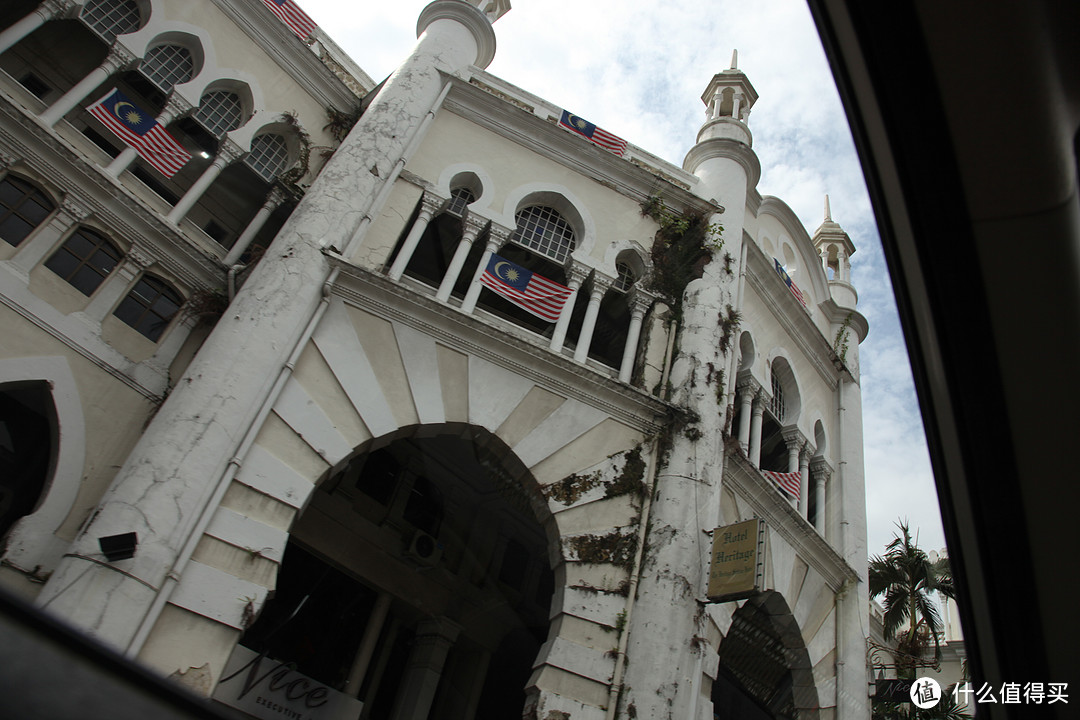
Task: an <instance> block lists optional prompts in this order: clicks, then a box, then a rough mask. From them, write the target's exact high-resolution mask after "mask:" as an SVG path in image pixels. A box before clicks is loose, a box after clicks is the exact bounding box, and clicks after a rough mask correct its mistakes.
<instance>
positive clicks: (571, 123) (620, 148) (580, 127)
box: [559, 110, 626, 157]
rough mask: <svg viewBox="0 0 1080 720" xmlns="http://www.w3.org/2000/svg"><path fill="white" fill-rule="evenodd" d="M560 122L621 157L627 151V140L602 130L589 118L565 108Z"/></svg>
mask: <svg viewBox="0 0 1080 720" xmlns="http://www.w3.org/2000/svg"><path fill="white" fill-rule="evenodd" d="M559 124H560V125H562V126H563V127H565V128H570V129H571V130H573V131H574V132H576V133H577V134H578V135H581V136H582V137H585V138H588V139H589V140H592V141H593V142H594V143H596V144H597V145H599V146H600V147H602V148H604V149H606V150H610V151H611V152H613V153H615V154H616V155H618V156H619V157H622V156H623V155H624V154H625V153H626V141H625V140H623V139H622V138H621V137H616V136H615V135H612V134H611V133H609V132H608V131H607V130H601V129H600V128H598V127H596V126H595V125H593V124H592V123H591V122H589V121H588V120H585V119H584V118H580V117H578V116H577V115H574V114H573V113H571V112H568V111H566V110H563V111H562V117H561V118H559Z"/></svg>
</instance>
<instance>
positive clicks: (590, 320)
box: [574, 272, 611, 363]
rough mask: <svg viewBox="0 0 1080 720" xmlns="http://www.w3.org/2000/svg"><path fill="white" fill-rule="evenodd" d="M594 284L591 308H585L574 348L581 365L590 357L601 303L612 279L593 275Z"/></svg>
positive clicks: (598, 274)
mask: <svg viewBox="0 0 1080 720" xmlns="http://www.w3.org/2000/svg"><path fill="white" fill-rule="evenodd" d="M592 282H593V286H592V292H591V293H589V306H588V307H587V308H585V320H584V322H582V323H581V332H580V333H578V341H577V347H576V348H574V362H579V363H584V362H585V361H586V360H587V359H588V357H589V346H590V345H592V336H593V330H595V329H596V316H597V315H599V314H600V301H601V300H603V299H604V293H606V292H607V291H608V288H610V287H611V279H610V278H607V277H604V276H603V275H601V274H600V273H599V272H596V273H593V281H592Z"/></svg>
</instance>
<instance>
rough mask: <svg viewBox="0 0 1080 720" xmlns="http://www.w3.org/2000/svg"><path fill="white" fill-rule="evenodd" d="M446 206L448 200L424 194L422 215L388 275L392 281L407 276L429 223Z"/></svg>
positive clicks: (421, 205) (421, 202)
mask: <svg viewBox="0 0 1080 720" xmlns="http://www.w3.org/2000/svg"><path fill="white" fill-rule="evenodd" d="M444 204H446V198H441V197H439V196H438V195H433V194H432V193H424V199H423V200H421V201H420V214H419V215H417V216H416V222H414V223H413V226H412V228H411V229H410V230H409V235H408V237H406V238H405V242H404V243H402V245H401V249H400V250H398V254H397V257H395V258H394V263H393V265H391V266H390V271H389V272H387V273H386V274H387V276H388V277H389V278H390V279H391V280H400V279H401V276H402V275H404V274H405V268H406V267H408V266H409V261H410V260H412V256H413V253H414V252H416V246H417V245H419V244H420V238H422V237H423V236H424V231H425V230H427V226H428V223H430V222H431V218H433V217H435V213H436V212H438V210H439V208H441V207H442V206H443V205H444Z"/></svg>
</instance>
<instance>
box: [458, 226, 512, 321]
mask: <svg viewBox="0 0 1080 720" xmlns="http://www.w3.org/2000/svg"><path fill="white" fill-rule="evenodd" d="M513 232H514V231H513V230H511V229H510V228H505V227H503V226H502V225H496V224H495V223H491V228H490V229H489V230H488V240H487V244H486V245H485V246H484V254H483V255H481V256H480V263H479V264H478V265H477V266H476V272H474V273H473V279H472V282H471V283H469V290H468V292H466V293H465V300H464V302H462V303H461V309H462V311H464V312H466V313H469V314H470V315H471V314H472V311H473V310H475V309H476V302H477V300H479V299H480V291H481V290H482V289H483V287H484V286H483V284H482V283H481V282H480V278H481V277H483V275H484V271H485V270H487V266H488V263H489V262H491V256H492V255H494V254H495V253H496V252H498V250H499V248H501V247H502V246H503V245H505V244H506V242H507V241H508V240H509V239H510V235H511V234H512V233H513Z"/></svg>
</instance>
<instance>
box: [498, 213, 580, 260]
mask: <svg viewBox="0 0 1080 720" xmlns="http://www.w3.org/2000/svg"><path fill="white" fill-rule="evenodd" d="M515 219H516V220H517V230H516V231H515V232H514V236H513V240H514V242H516V243H517V244H519V245H523V246H524V247H527V248H530V249H532V250H535V251H537V252H538V253H540V254H541V255H546V256H548V257H550V258H552V259H553V260H555V261H556V262H563V261H564V260H566V258H567V257H568V256H569V255H570V251H571V250H573V249H574V231H573V229H571V227H570V225H569V224H568V223H567V222H566V220H564V219H563V217H562V215H560V214H559V213H558V212H556V211H555V210H553V209H551V208H549V207H544V206H542V205H533V206H531V207H527V208H524V209H522V210H519V211H518V213H517V217H516V218H515Z"/></svg>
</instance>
